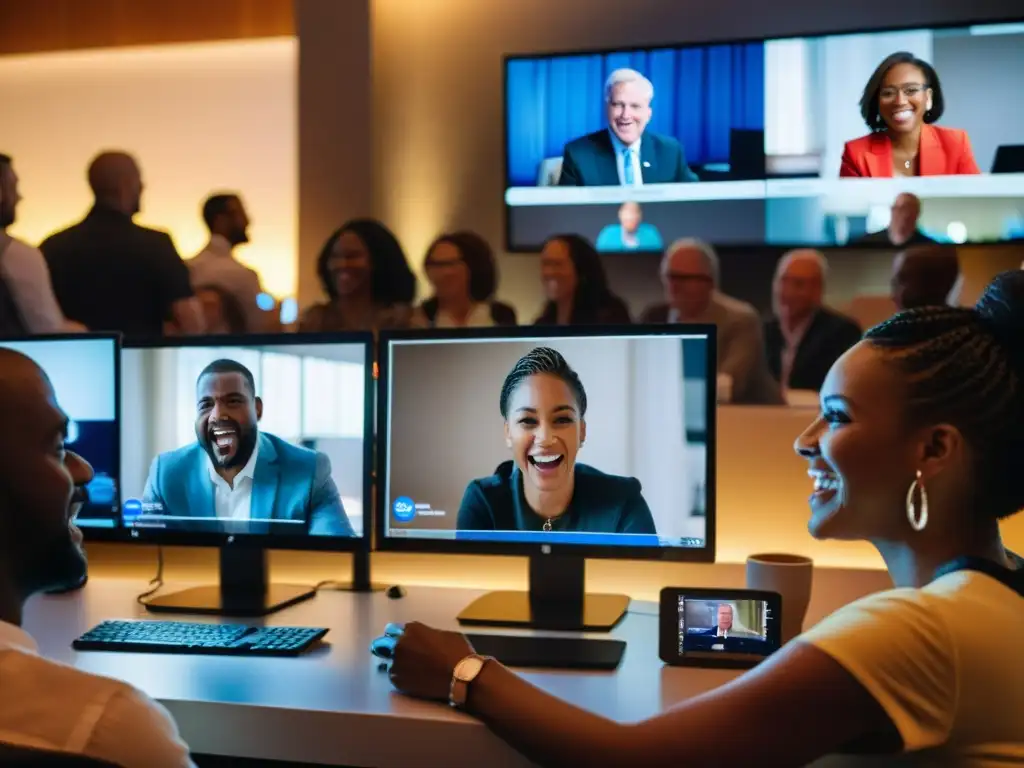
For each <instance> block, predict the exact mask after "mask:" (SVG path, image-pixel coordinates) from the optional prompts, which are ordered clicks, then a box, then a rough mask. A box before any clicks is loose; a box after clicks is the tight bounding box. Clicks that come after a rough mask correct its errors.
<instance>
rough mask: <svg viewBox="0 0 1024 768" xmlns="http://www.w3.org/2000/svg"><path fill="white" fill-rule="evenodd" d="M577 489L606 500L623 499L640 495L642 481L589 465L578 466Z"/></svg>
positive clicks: (576, 471) (576, 470)
mask: <svg viewBox="0 0 1024 768" xmlns="http://www.w3.org/2000/svg"><path fill="white" fill-rule="evenodd" d="M575 473H576V488H577V489H578V490H583V491H584V492H586V493H587V494H588V495H593V496H599V497H601V498H604V499H609V500H613V499H621V498H623V497H631V496H635V495H637V494H638V493H640V490H641V487H640V481H639V480H637V479H636V478H635V477H628V476H626V475H612V474H609V473H608V472H602V471H601V470H600V469H597V468H596V467H592V466H590V465H589V464H579V463H577V464H576V468H575Z"/></svg>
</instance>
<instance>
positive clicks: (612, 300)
mask: <svg viewBox="0 0 1024 768" xmlns="http://www.w3.org/2000/svg"><path fill="white" fill-rule="evenodd" d="M632 322H633V318H631V317H630V316H629V308H628V307H627V306H626V302H624V301H623V300H622V299H620V298H619V297H618V296H616V295H615V294H612V293H610V294H608V296H607V297H606V298H605V300H604V301H603V302H602V303H601V305H600V306H597V307H592V308H591V307H578V308H577V307H573V310H572V317H571V318H570V319H569V325H630V324H632ZM533 324H534V325H557V324H558V309H557V308H556V307H555V304H554V302H550V301H549V302H548V303H547V304H545V305H544V310H543V311H542V312H541V313H540V316H539V317H538V318H537V319H536V320H534V321H533Z"/></svg>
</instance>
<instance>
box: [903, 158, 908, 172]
mask: <svg viewBox="0 0 1024 768" xmlns="http://www.w3.org/2000/svg"><path fill="white" fill-rule="evenodd" d="M903 167H904V168H906V169H907V170H908V171H909V170H910V161H909V160H906V161H904V163H903Z"/></svg>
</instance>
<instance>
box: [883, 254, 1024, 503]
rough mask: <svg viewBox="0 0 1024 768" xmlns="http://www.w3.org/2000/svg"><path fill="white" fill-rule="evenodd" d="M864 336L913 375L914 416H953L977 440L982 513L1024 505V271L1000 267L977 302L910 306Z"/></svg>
mask: <svg viewBox="0 0 1024 768" xmlns="http://www.w3.org/2000/svg"><path fill="white" fill-rule="evenodd" d="M864 338H865V340H867V341H868V342H869V343H871V344H872V345H873V346H875V347H876V348H878V349H879V350H881V351H882V352H883V354H884V355H885V357H886V358H887V359H888V360H889V361H890V362H892V363H893V364H895V365H896V366H898V368H899V370H900V371H901V373H902V374H903V375H904V376H905V377H906V381H907V386H908V404H907V412H908V417H909V418H910V420H911V423H913V424H915V425H923V424H929V423H930V424H935V423H940V422H946V423H949V424H952V425H953V426H955V427H956V428H957V429H959V430H960V432H961V433H962V434H963V435H964V438H965V439H966V440H967V441H968V443H969V444H970V446H971V448H972V450H973V453H974V477H973V480H974V487H975V496H974V499H973V502H974V504H975V506H976V508H977V510H978V511H979V513H980V514H982V515H985V516H989V517H994V518H995V519H1001V518H1004V517H1009V516H1010V515H1012V514H1014V513H1015V512H1018V511H1020V510H1021V509H1022V508H1024V482H1022V480H1021V478H1020V472H1021V470H1022V469H1024V271H1015V272H1004V273H1002V274H1000V275H997V276H996V277H995V278H994V279H993V280H992V282H991V283H990V284H989V285H988V287H987V288H986V289H985V293H984V295H983V296H982V297H981V298H980V299H979V300H978V303H977V305H976V306H975V307H974V308H973V309H967V308H959V307H922V308H918V309H910V310H906V311H903V312H899V313H897V314H896V315H894V316H893V317H891V318H890V319H888V320H886V321H885V322H884V323H881V324H880V325H876V326H875V327H874V328H871V329H870V330H869V331H868V332H867V333H865V334H864Z"/></svg>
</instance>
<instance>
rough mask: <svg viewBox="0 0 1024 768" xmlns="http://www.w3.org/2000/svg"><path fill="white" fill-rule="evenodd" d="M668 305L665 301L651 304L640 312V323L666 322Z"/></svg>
mask: <svg viewBox="0 0 1024 768" xmlns="http://www.w3.org/2000/svg"><path fill="white" fill-rule="evenodd" d="M668 313H669V307H668V304H666V303H665V302H659V303H658V304H651V305H650V306H649V307H647V309H645V310H644V311H643V312H641V313H640V322H641V323H667V322H668Z"/></svg>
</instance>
